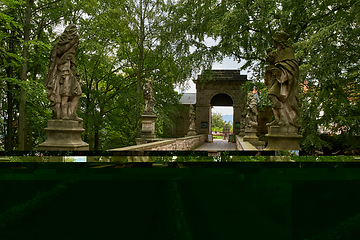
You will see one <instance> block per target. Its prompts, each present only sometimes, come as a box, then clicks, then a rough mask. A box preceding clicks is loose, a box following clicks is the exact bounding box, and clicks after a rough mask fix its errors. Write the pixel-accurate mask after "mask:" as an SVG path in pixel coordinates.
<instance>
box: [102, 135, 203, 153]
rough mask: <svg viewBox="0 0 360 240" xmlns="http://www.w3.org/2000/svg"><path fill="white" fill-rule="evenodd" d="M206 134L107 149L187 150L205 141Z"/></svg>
mask: <svg viewBox="0 0 360 240" xmlns="http://www.w3.org/2000/svg"><path fill="white" fill-rule="evenodd" d="M206 137H207V136H206V135H205V134H203V135H196V136H190V137H183V138H176V139H167V140H160V141H157V142H151V143H145V144H140V145H134V146H129V147H123V148H117V149H111V150H108V151H188V150H191V149H194V148H196V147H198V146H200V145H201V144H203V143H204V142H205V141H206Z"/></svg>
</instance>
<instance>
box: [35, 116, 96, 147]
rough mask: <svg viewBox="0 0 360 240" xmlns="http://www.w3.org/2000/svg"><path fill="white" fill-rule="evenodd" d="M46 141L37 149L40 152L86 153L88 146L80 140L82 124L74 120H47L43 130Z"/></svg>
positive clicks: (82, 129)
mask: <svg viewBox="0 0 360 240" xmlns="http://www.w3.org/2000/svg"><path fill="white" fill-rule="evenodd" d="M45 131H46V132H47V139H46V141H45V142H43V143H41V144H40V145H39V147H38V150H40V151H46V150H53V151H74V150H75V151H87V150H89V144H87V143H86V142H84V141H83V140H82V139H81V133H82V132H83V131H85V130H84V128H83V123H82V122H78V121H74V120H49V121H48V126H47V128H45Z"/></svg>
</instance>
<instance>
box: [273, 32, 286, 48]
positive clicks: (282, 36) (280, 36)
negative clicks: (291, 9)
mask: <svg viewBox="0 0 360 240" xmlns="http://www.w3.org/2000/svg"><path fill="white" fill-rule="evenodd" d="M289 38H290V35H289V34H287V33H286V32H280V31H276V32H275V34H274V37H273V39H274V42H275V44H276V43H278V44H280V45H285V46H288V45H289V43H288V39H289ZM275 44H274V45H275Z"/></svg>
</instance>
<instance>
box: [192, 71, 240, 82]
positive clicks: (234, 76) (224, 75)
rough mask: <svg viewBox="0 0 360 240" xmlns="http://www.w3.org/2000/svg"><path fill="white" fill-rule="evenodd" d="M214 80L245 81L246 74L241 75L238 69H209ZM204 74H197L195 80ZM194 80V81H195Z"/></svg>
mask: <svg viewBox="0 0 360 240" xmlns="http://www.w3.org/2000/svg"><path fill="white" fill-rule="evenodd" d="M211 71H212V74H213V77H214V78H213V80H215V81H247V75H241V74H240V70H211ZM203 75H204V73H203V74H201V75H198V78H197V80H200V78H201V77H202V76H203ZM197 80H195V81H197Z"/></svg>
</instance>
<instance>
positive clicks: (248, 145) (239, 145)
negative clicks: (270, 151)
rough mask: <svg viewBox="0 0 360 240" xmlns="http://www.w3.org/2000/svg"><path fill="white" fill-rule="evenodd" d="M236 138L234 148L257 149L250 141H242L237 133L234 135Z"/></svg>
mask: <svg viewBox="0 0 360 240" xmlns="http://www.w3.org/2000/svg"><path fill="white" fill-rule="evenodd" d="M235 140H236V148H237V150H240V151H259V150H258V149H257V148H256V147H254V146H253V145H252V144H251V143H249V142H247V141H244V140H243V138H242V137H240V136H239V135H235Z"/></svg>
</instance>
